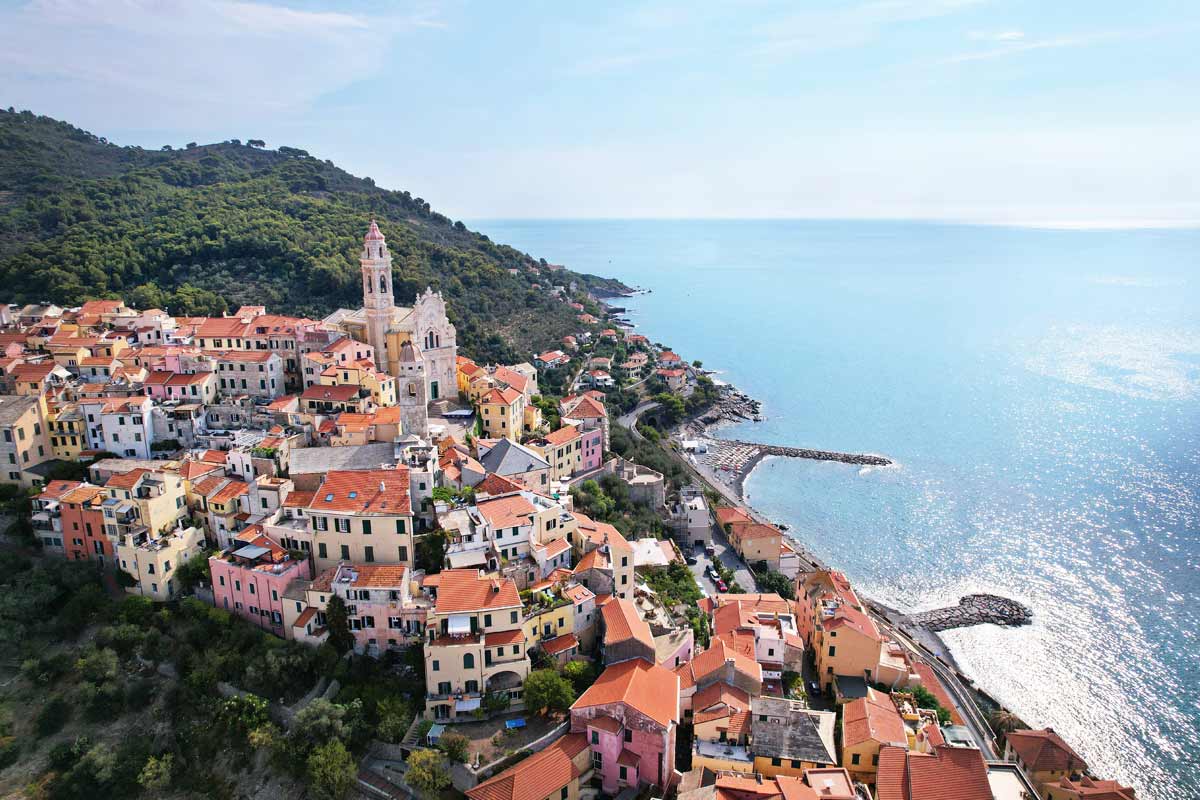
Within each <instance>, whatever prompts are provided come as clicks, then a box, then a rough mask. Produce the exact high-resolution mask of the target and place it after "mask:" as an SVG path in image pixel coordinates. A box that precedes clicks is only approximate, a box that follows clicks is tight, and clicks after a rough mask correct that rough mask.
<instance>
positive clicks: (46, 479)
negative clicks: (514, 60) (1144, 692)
mask: <svg viewBox="0 0 1200 800" xmlns="http://www.w3.org/2000/svg"><path fill="white" fill-rule="evenodd" d="M360 264H361V270H362V291H363V305H362V307H361V308H358V309H338V310H336V311H334V312H333V313H331V314H329V315H328V316H326V317H324V318H323V319H308V318H302V317H291V316H285V315H281V314H279V313H276V312H277V311H279V310H278V309H267V308H265V307H263V306H243V307H241V308H238V309H237V310H236V311H234V312H233V313H231V314H228V315H226V316H222V317H182V316H173V315H171V313H170V312H169V310H168V309H158V308H150V309H135V308H131V307H129V306H127V305H126V304H125V303H124V302H123V301H122V300H119V299H106V300H93V301H90V302H87V303H84V304H83V305H82V306H81V307H78V308H62V307H58V306H55V305H52V304H35V305H26V306H23V307H20V306H0V348H2V350H3V352H2V353H0V356H2V357H0V464H2V465H3V467H4V468H3V470H2V471H0V484H3V487H4V491H5V492H7V497H8V498H9V499H12V498H15V497H27V498H28V499H29V502H30V507H29V509H28V519H27V524H28V527H29V531H30V535H31V541H32V542H33V544H34V545H36V549H37V551H38V557H39V558H44V559H62V560H67V561H71V562H88V563H90V564H91V565H94V567H95V568H96V570H98V571H100V572H101V573H102V574H103V576H104V580H105V584H106V586H107V587H108V589H109V591H110V592H111V593H112V594H113V595H115V596H120V597H124V596H140V597H142V598H146V599H147V600H149V601H153V602H154V603H155V604H161V605H162V606H163V607H172V606H173V605H177V604H179V603H180V602H181V601H182V600H183V599H184V598H198V599H200V600H202V601H203V602H204V603H207V604H209V605H211V606H212V607H213V608H215V609H219V610H221V611H223V612H226V613H227V614H228V615H230V616H232V617H234V618H239V619H240V620H242V621H243V622H244V624H245V625H248V626H253V627H255V628H257V629H260V630H261V632H263V634H264V635H269V636H271V637H276V638H278V639H280V640H284V641H288V642H295V643H299V644H301V645H306V646H310V647H311V648H313V649H318V648H322V647H325V646H330V645H332V646H334V647H336V648H337V650H338V651H339V653H344V654H347V655H357V656H367V657H371V658H374V659H377V660H380V661H383V660H385V659H389V658H393V657H395V656H396V655H397V654H409V655H410V656H412V661H414V662H415V664H416V666H415V667H413V672H412V674H413V675H416V676H423V678H421V680H423V686H418V687H417V688H416V689H415V690H414V691H415V696H417V697H418V698H419V700H420V703H421V705H420V707H419V708H417V709H416V713H414V714H413V715H412V718H411V720H405V722H406V724H405V725H404V729H403V731H401V734H402V735H398V736H397V737H395V738H396V741H374V742H372V743H371V744H370V746H369V750H368V752H367V754H366V755H364V756H363V758H362V760H361V762H360V763H359V765H358V767H357V775H356V779H355V784H354V785H353V787H351V790H350V791H352V792H354V793H357V796H361V797H378V798H390V797H395V798H403V797H411V796H414V795H416V794H421V795H422V796H438V793H439V792H456V793H459V794H460V795H461V794H465V795H466V796H467V797H469V798H471V800H580V799H581V798H588V799H590V798H601V797H616V798H622V800H631V799H632V798H650V797H653V798H662V797H668V796H674V797H678V798H680V799H681V800H684V799H685V798H686V800H808V799H809V798H812V799H814V800H815V799H816V798H822V799H823V800H871V798H877V800H942V799H943V798H949V799H950V800H1035V798H1037V799H1038V800H1133V798H1134V793H1133V790H1132V789H1130V788H1128V787H1125V786H1123V785H1120V784H1118V783H1116V782H1114V781H1110V780H1103V779H1101V778H1100V777H1098V776H1096V775H1093V774H1092V772H1091V771H1090V770H1089V768H1088V765H1087V763H1086V762H1085V761H1084V759H1083V758H1081V757H1080V756H1079V755H1078V754H1077V753H1076V752H1075V751H1074V750H1073V749H1072V748H1071V746H1070V745H1069V744H1067V742H1065V741H1064V740H1063V739H1062V738H1061V737H1060V736H1059V735H1058V734H1056V733H1055V732H1054V731H1053V730H1051V729H1042V730H1030V729H1026V728H1024V727H1023V725H1020V724H1018V722H1019V721H1016V720H1010V721H1008V722H1005V721H1004V720H1003V719H1002V718H1003V713H996V714H991V715H989V714H987V713H986V712H985V711H981V710H980V708H979V707H977V698H975V696H974V695H973V694H972V693H971V688H970V687H969V686H968V685H967V684H966V681H965V680H963V679H962V678H961V676H959V675H957V673H956V672H955V671H954V670H953V669H952V668H951V667H948V666H947V664H945V663H943V662H941V661H939V660H938V658H937V657H936V656H935V655H933V654H932V653H931V652H930V651H929V650H928V649H926V648H924V647H922V646H920V645H918V644H917V643H916V642H915V641H914V640H913V638H912V637H910V636H909V635H908V634H906V633H905V631H903V630H901V629H899V628H897V627H895V626H894V625H893V624H892V623H890V622H889V621H888V620H887V619H886V618H885V617H883V616H881V615H880V614H879V613H878V611H877V609H875V608H874V607H873V606H872V605H871V603H870V602H869V601H867V600H866V599H864V598H862V597H861V596H860V595H859V593H858V591H857V590H856V588H855V587H854V586H853V585H852V584H851V582H850V581H849V580H848V578H847V577H846V575H845V574H844V573H842V572H840V571H837V570H835V569H830V568H826V567H823V566H822V565H820V564H818V563H816V562H815V561H814V560H812V559H811V558H810V557H809V556H807V555H806V554H805V553H804V552H803V550H802V549H801V547H800V546H799V545H798V544H797V543H796V542H795V541H794V540H793V539H792V538H790V537H789V536H788V535H787V534H786V532H785V531H783V530H781V529H780V528H779V527H778V526H776V525H773V524H771V523H770V522H769V521H767V520H765V519H763V518H762V517H761V516H760V515H758V514H757V513H756V512H754V510H753V509H750V508H749V507H748V506H746V505H745V504H744V503H743V502H741V500H740V497H739V496H738V493H737V491H736V481H735V480H734V481H731V480H730V479H729V477H728V475H723V474H722V472H723V471H724V472H730V471H733V472H736V470H729V469H727V467H728V466H729V465H723V464H721V463H719V462H716V461H713V460H712V459H706V458H704V447H703V442H702V441H700V442H699V443H698V442H697V441H696V436H695V431H696V429H695V428H694V427H693V428H691V429H690V430H691V433H686V432H685V430H684V429H682V428H680V427H679V426H681V425H682V424H683V423H685V422H686V421H687V420H688V419H692V420H694V419H695V418H696V417H697V416H699V415H700V414H702V413H704V412H708V411H710V409H712V408H714V407H715V408H722V409H725V408H729V407H730V406H729V401H728V397H727V396H725V395H723V394H722V388H723V387H721V386H720V385H719V382H714V381H713V380H712V378H711V376H710V375H709V374H707V373H706V372H705V371H704V370H703V369H702V368H701V367H700V365H699V364H698V363H691V364H689V363H688V362H687V361H685V360H684V359H683V357H681V356H680V355H678V354H676V353H674V352H672V351H671V350H670V349H669V348H667V347H664V346H662V345H661V344H658V343H654V342H651V341H650V340H649V339H648V338H647V337H646V336H643V335H640V334H637V333H635V332H633V329H632V328H630V327H628V326H626V325H623V324H621V321H620V320H618V319H617V318H616V312H614V311H613V310H612V309H611V308H609V307H608V306H606V305H605V304H604V303H602V302H599V300H598V298H595V297H589V296H586V294H581V293H580V292H578V291H577V290H576V288H575V287H572V286H570V285H560V284H556V283H555V276H554V270H553V269H546V270H545V271H544V272H543V275H542V280H543V285H542V286H541V288H542V290H544V291H546V292H549V293H553V294H554V295H556V296H558V297H559V298H561V302H563V303H568V304H571V305H572V307H573V308H574V310H575V311H576V312H577V314H578V319H579V331H578V332H577V333H576V334H574V335H572V336H568V337H565V338H564V339H563V340H562V341H560V342H557V343H555V347H554V349H551V350H547V351H542V352H538V353H530V354H529V357H528V359H527V360H526V361H523V362H521V363H514V364H489V363H477V362H476V361H474V360H472V359H469V358H467V357H465V356H464V355H462V354H461V353H460V352H459V350H460V346H461V345H462V343H460V342H459V340H458V337H457V332H456V329H455V326H454V325H453V324H452V323H451V321H450V318H449V316H448V312H447V304H446V300H445V298H443V296H442V295H441V294H440V293H438V292H435V291H432V290H428V289H427V290H426V291H424V292H421V293H419V294H418V295H417V296H416V298H415V299H414V301H413V303H412V305H411V306H400V305H397V304H396V298H395V295H394V292H393V285H392V281H393V264H392V258H391V255H390V254H389V251H388V247H387V242H386V239H385V237H384V234H383V233H382V232H381V231H380V229H379V227H378V226H377V225H376V224H375V222H374V221H371V222H370V224H369V226H368V229H367V232H366V234H365V236H364V238H363V241H362V245H361V253H360ZM734 413H736V411H735V412H734ZM752 413H757V409H755V410H754V411H753V412H752ZM639 417H646V418H651V419H652V420H657V423H658V427H657V428H656V427H655V426H654V425H653V424H651V425H649V426H648V427H646V426H644V425H643V424H642V421H641V420H640V419H639ZM618 438H619V439H620V440H621V442H622V445H621V448H620V449H619V450H618V448H617V447H616V446H615V442H616V440H617V439H618ZM648 449H653V450H654V452H656V453H658V454H659V455H658V456H656V458H661V459H662V460H661V461H654V460H652V459H649V458H645V457H642V456H643V455H644V454H645V452H647V450H648ZM689 451H690V452H689ZM644 462H650V463H644ZM664 465H665V466H664ZM736 466H738V467H740V466H742V465H741V464H740V463H739V464H738V465H736ZM183 575H187V579H186V580H184V579H183V577H182V576H183ZM210 610H211V609H210ZM998 711H1000V710H998ZM455 738H457V739H459V740H460V742H461V740H462V739H464V738H465V739H466V740H467V742H468V744H466V745H462V746H458V745H456V746H455V747H454V748H449V747H447V746H446V743H447V742H449V741H452V740H453V739H455ZM496 742H507V743H508V744H505V745H504V746H502V747H498V746H496V744H495V743H496ZM451 750H453V751H454V752H453V754H451V753H450V751H451ZM426 753H429V754H433V756H436V758H437V759H440V761H439V762H438V763H440V764H441V765H442V768H441V771H440V777H442V778H444V783H442V784H440V785H439V784H436V783H434V784H432V785H429V784H428V783H427V782H428V781H429V780H431V779H429V778H428V777H426V776H422V777H417V775H416V769H417V767H416V765H417V764H420V763H422V760H423V757H421V756H418V755H417V754H426ZM431 757H432V756H431ZM435 777H436V776H435ZM423 781H424V782H425V783H423ZM442 796H445V795H442Z"/></svg>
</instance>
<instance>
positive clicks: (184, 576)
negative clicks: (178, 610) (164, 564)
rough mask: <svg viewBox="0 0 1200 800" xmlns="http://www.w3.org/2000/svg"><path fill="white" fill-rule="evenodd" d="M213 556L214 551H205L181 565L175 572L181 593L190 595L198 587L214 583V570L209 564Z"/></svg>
mask: <svg viewBox="0 0 1200 800" xmlns="http://www.w3.org/2000/svg"><path fill="white" fill-rule="evenodd" d="M212 554H213V553H212V551H210V550H204V551H201V552H199V553H196V555H194V556H192V557H191V558H189V559H188V560H187V561H185V562H183V563H182V564H180V565H179V568H178V569H177V570H176V571H175V580H177V581H178V582H179V589H180V591H182V592H183V593H184V594H190V593H191V591H192V590H193V589H195V588H196V586H197V585H199V584H202V583H203V584H205V585H208V584H211V583H212V568H211V565H210V564H209V562H208V558H209V556H211V555H212Z"/></svg>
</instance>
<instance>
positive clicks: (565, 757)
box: [467, 733, 587, 800]
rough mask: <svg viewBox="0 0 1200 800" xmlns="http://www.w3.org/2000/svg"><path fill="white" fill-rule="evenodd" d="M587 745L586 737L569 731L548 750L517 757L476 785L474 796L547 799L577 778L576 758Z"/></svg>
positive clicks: (482, 799)
mask: <svg viewBox="0 0 1200 800" xmlns="http://www.w3.org/2000/svg"><path fill="white" fill-rule="evenodd" d="M586 749H587V737H585V736H584V735H583V734H582V733H569V734H567V735H566V736H564V737H562V738H561V739H559V740H558V741H556V742H554V743H553V744H551V745H550V746H549V747H547V748H546V749H545V750H542V751H541V752H539V753H534V754H533V755H531V756H529V758H525V759H522V760H521V761H518V762H517V763H516V764H514V765H513V766H511V767H509V768H508V769H506V770H504V771H503V772H501V773H500V774H498V775H495V776H493V777H491V778H489V779H488V780H486V781H484V782H483V783H481V784H479V785H478V786H476V787H475V788H474V789H468V790H467V797H469V798H471V800H544V798H546V797H550V796H557V795H558V793H559V792H560V790H562V789H563V787H565V786H567V785H569V784H570V783H571V782H572V781H575V780H578V778H579V775H580V771H579V768H578V767H577V766H575V763H574V759H575V758H576V757H577V756H579V754H580V753H582V752H583V751H584V750H586Z"/></svg>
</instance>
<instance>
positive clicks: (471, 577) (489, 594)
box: [435, 569, 521, 614]
mask: <svg viewBox="0 0 1200 800" xmlns="http://www.w3.org/2000/svg"><path fill="white" fill-rule="evenodd" d="M439 575H440V576H441V578H440V580H439V582H438V590H437V605H436V607H435V611H436V612H437V613H439V614H455V613H459V612H462V611H478V610H480V609H485V608H507V607H518V606H520V605H521V598H520V596H519V595H518V593H517V584H515V583H514V582H513V581H512V579H510V578H505V579H504V580H498V579H495V578H481V577H479V573H478V572H477V571H476V570H473V569H444V570H442V571H441V572H440V573H439Z"/></svg>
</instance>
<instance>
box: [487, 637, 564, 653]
mask: <svg viewBox="0 0 1200 800" xmlns="http://www.w3.org/2000/svg"><path fill="white" fill-rule="evenodd" d="M490 641H491V639H490V637H489V643H490ZM578 646H579V640H578V639H576V638H575V634H573V633H565V634H563V635H562V636H555V637H554V638H553V639H550V640H549V641H543V642H542V650H543V651H545V653H546V654H547V655H551V656H554V655H558V654H559V653H562V652H565V651H567V650H570V649H571V648H572V647H578Z"/></svg>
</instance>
